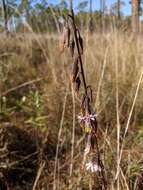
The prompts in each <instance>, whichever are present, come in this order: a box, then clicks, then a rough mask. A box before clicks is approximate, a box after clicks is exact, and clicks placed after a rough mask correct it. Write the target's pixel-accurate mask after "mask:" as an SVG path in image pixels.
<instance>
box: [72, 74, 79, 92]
mask: <svg viewBox="0 0 143 190" xmlns="http://www.w3.org/2000/svg"><path fill="white" fill-rule="evenodd" d="M80 84H81V80H80V77H79V76H78V77H77V78H76V80H75V83H74V89H75V92H79V88H80Z"/></svg>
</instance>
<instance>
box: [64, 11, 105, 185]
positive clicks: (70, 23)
mask: <svg viewBox="0 0 143 190" xmlns="http://www.w3.org/2000/svg"><path fill="white" fill-rule="evenodd" d="M65 48H69V50H70V53H71V56H72V58H73V64H72V71H71V76H70V78H71V83H72V85H73V87H74V90H75V92H76V93H78V91H79V89H80V86H81V83H82V84H83V87H84V94H83V95H82V97H81V103H80V108H81V114H80V115H79V116H78V120H79V123H80V125H81V126H82V127H83V129H84V131H85V133H86V134H87V135H86V137H87V143H86V147H85V150H84V154H85V155H89V154H91V155H92V159H91V160H90V161H89V162H88V163H86V164H85V167H86V169H87V170H88V171H90V172H98V173H99V175H100V176H101V177H102V181H103V185H104V189H107V183H106V179H105V171H104V166H103V163H102V161H101V159H100V151H99V146H98V140H97V135H96V133H97V119H96V113H95V112H94V111H93V110H92V105H91V104H92V89H91V86H87V84H86V80H85V74H84V68H83V60H82V55H83V52H84V48H83V39H82V37H81V34H80V31H79V29H78V28H77V26H76V23H75V18H74V12H73V10H72V12H71V13H69V14H68V15H67V17H66V18H65V26H64V28H63V33H62V36H61V39H60V52H61V53H62V52H63V51H64V49H65ZM95 152H96V154H97V155H96V156H95V155H94V154H93V153H95ZM96 157H97V159H96Z"/></svg>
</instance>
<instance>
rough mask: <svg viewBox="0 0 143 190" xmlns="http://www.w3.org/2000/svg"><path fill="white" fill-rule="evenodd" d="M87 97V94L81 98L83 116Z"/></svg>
mask: <svg viewBox="0 0 143 190" xmlns="http://www.w3.org/2000/svg"><path fill="white" fill-rule="evenodd" d="M85 97H86V95H85V94H83V95H82V97H81V103H80V108H81V112H82V115H85Z"/></svg>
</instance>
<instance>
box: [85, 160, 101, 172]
mask: <svg viewBox="0 0 143 190" xmlns="http://www.w3.org/2000/svg"><path fill="white" fill-rule="evenodd" d="M85 166H86V170H89V171H91V172H97V171H101V167H100V166H99V165H98V164H97V163H96V162H94V161H90V162H88V163H86V165H85Z"/></svg>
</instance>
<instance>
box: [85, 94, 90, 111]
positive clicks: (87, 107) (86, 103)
mask: <svg viewBox="0 0 143 190" xmlns="http://www.w3.org/2000/svg"><path fill="white" fill-rule="evenodd" d="M85 110H86V112H87V113H88V114H90V112H91V110H90V99H89V97H88V95H86V97H85Z"/></svg>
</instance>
